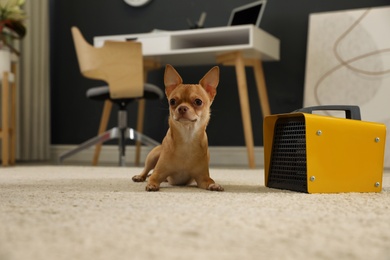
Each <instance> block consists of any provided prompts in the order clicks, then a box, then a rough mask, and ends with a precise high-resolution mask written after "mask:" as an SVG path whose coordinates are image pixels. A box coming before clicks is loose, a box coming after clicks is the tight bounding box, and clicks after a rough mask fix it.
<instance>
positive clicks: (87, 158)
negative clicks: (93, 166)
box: [50, 145, 264, 168]
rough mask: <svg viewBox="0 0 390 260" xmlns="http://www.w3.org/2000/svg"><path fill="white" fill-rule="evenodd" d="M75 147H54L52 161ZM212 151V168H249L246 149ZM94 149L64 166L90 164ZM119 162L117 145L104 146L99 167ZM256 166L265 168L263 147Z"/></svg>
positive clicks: (129, 159)
mask: <svg viewBox="0 0 390 260" xmlns="http://www.w3.org/2000/svg"><path fill="white" fill-rule="evenodd" d="M74 147H76V146H75V145H52V146H51V147H50V148H51V149H50V150H51V159H52V161H53V162H58V157H59V156H60V155H61V154H62V153H64V152H66V151H69V150H71V149H73V148H74ZM150 149H151V148H149V147H146V146H143V147H142V149H141V166H142V165H143V163H144V160H145V158H146V156H147V154H148V153H149V151H150ZM209 150H210V166H211V167H237V168H246V167H248V155H247V150H246V147H231V146H228V147H225V146H211V147H209ZM93 153H94V148H93V147H91V148H89V149H86V150H84V151H81V152H79V153H78V154H75V155H73V156H71V157H69V158H67V159H65V160H64V162H63V163H64V164H86V165H88V164H90V163H91V162H92V157H93ZM134 154H135V146H127V147H126V164H127V165H129V166H130V165H134V157H135V156H134ZM118 161H119V151H118V146H117V145H104V146H103V148H102V151H101V153H100V158H99V165H116V164H118ZM255 164H256V168H262V167H263V166H264V149H263V147H255Z"/></svg>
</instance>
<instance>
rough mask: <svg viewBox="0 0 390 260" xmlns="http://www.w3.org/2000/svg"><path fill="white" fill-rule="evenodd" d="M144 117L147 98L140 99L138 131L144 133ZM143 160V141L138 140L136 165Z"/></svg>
mask: <svg viewBox="0 0 390 260" xmlns="http://www.w3.org/2000/svg"><path fill="white" fill-rule="evenodd" d="M144 117H145V99H140V100H138V115H137V132H138V133H143V131H144ZM140 160H141V142H140V141H137V142H136V150H135V161H134V163H135V165H136V166H139V162H140Z"/></svg>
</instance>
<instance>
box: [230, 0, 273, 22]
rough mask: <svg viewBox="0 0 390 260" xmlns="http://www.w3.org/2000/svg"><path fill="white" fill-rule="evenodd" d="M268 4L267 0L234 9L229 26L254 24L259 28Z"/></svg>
mask: <svg viewBox="0 0 390 260" xmlns="http://www.w3.org/2000/svg"><path fill="white" fill-rule="evenodd" d="M266 3H267V1H266V0H261V1H256V2H253V3H250V4H246V5H243V6H239V7H236V8H234V9H233V10H232V12H231V14H230V18H229V22H228V26H234V25H242V24H253V25H255V26H256V27H259V25H260V21H261V17H262V16H263V13H264V9H265V4H266Z"/></svg>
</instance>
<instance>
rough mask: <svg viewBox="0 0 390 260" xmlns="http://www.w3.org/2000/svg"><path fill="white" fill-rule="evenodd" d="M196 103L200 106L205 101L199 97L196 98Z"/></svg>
mask: <svg viewBox="0 0 390 260" xmlns="http://www.w3.org/2000/svg"><path fill="white" fill-rule="evenodd" d="M194 104H195V105H196V106H198V107H200V106H201V105H202V104H203V101H202V100H200V99H199V98H197V99H195V101H194Z"/></svg>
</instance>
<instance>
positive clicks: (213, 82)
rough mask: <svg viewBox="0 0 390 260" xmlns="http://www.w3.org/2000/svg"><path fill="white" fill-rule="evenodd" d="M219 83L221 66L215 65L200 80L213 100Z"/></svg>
mask: <svg viewBox="0 0 390 260" xmlns="http://www.w3.org/2000/svg"><path fill="white" fill-rule="evenodd" d="M218 83H219V67H218V66H215V67H213V68H212V69H211V70H209V72H207V73H206V75H204V77H203V78H202V79H201V80H200V81H199V84H200V85H202V87H203V88H204V89H205V90H206V92H207V93H208V94H209V96H210V100H211V101H213V100H214V97H215V95H216V94H217V86H218Z"/></svg>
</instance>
